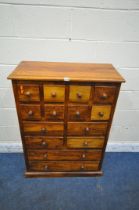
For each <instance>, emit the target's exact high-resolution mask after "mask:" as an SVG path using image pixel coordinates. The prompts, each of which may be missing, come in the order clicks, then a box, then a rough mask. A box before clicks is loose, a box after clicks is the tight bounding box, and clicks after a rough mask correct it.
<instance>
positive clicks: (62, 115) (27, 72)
mask: <svg viewBox="0 0 139 210" xmlns="http://www.w3.org/2000/svg"><path fill="white" fill-rule="evenodd" d="M8 79H11V80H12V84H13V91H14V96H15V102H16V108H17V114H18V119H19V125H20V132H21V138H22V144H23V151H24V158H25V163H26V171H25V175H26V177H63V176H100V175H102V170H101V169H102V163H103V159H104V155H105V148H106V145H107V141H108V137H109V132H110V127H111V124H112V119H113V114H114V111H115V106H116V102H117V99H118V94H119V90H120V86H121V83H122V82H124V79H123V78H122V76H121V75H120V74H119V73H118V72H117V71H116V70H115V68H114V67H113V66H112V65H111V64H79V63H55V62H31V61H23V62H21V63H20V64H19V65H18V66H17V68H16V69H15V70H14V71H13V72H12V73H11V74H10V75H9V77H8Z"/></svg>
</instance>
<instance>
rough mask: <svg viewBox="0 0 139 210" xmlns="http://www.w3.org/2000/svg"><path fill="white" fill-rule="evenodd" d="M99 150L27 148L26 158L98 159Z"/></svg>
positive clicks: (100, 152) (99, 157) (99, 155)
mask: <svg viewBox="0 0 139 210" xmlns="http://www.w3.org/2000/svg"><path fill="white" fill-rule="evenodd" d="M101 154H102V151H101V150H88V151H87V150H78V151H77V150H72V151H71V150H28V151H27V155H28V160H36V161H37V160H100V159H101Z"/></svg>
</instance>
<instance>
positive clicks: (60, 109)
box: [20, 104, 111, 121]
mask: <svg viewBox="0 0 139 210" xmlns="http://www.w3.org/2000/svg"><path fill="white" fill-rule="evenodd" d="M20 112H21V118H22V119H23V120H41V119H42V112H41V107H40V105H35V104H21V105H20ZM67 113H68V121H91V120H109V118H110V113H111V105H93V106H92V107H90V106H87V105H82V106H68V110H67ZM44 119H45V120H47V121H63V120H64V106H63V105H59V104H57V105H45V106H44Z"/></svg>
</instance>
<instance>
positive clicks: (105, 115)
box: [91, 105, 111, 120]
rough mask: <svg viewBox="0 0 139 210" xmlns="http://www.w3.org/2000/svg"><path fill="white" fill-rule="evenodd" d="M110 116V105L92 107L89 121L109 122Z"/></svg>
mask: <svg viewBox="0 0 139 210" xmlns="http://www.w3.org/2000/svg"><path fill="white" fill-rule="evenodd" d="M110 114H111V106H110V105H103V106H100V105H94V106H92V111H91V120H109V118H110Z"/></svg>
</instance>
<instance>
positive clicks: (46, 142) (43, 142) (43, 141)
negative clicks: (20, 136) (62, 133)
mask: <svg viewBox="0 0 139 210" xmlns="http://www.w3.org/2000/svg"><path fill="white" fill-rule="evenodd" d="M24 141H25V145H26V147H27V148H28V149H47V148H48V149H59V148H61V147H62V146H63V137H55V138H53V137H45V136H25V137H24Z"/></svg>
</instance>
